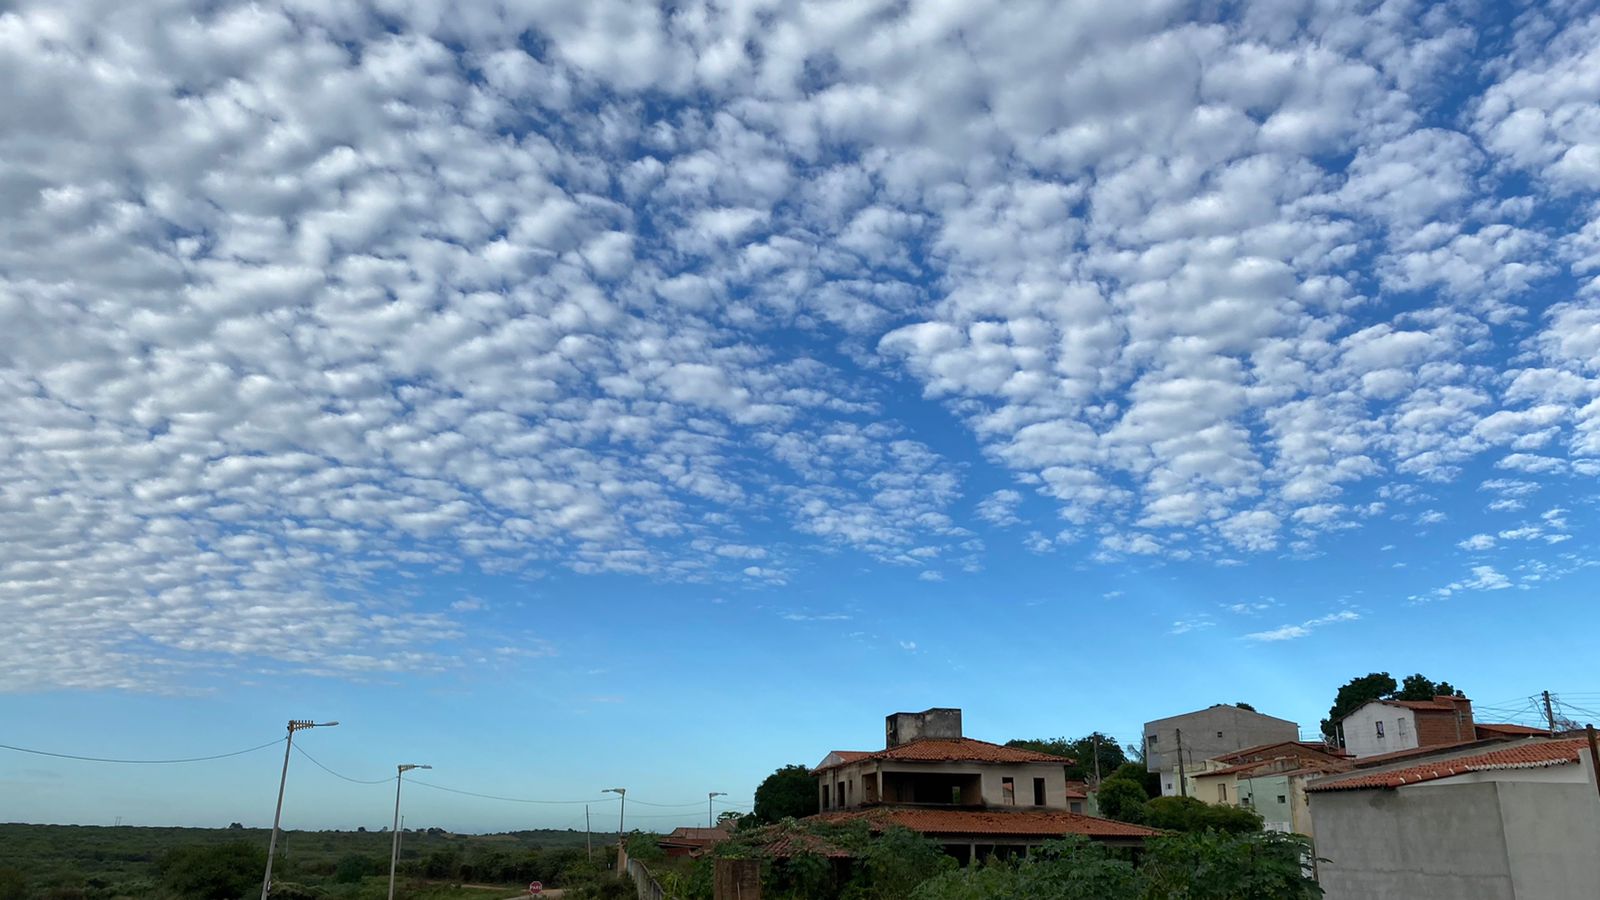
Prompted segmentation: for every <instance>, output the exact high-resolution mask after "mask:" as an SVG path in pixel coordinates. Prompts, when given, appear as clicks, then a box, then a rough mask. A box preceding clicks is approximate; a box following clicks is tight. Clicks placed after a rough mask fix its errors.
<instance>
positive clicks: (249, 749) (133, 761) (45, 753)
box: [0, 738, 284, 766]
mask: <svg viewBox="0 0 1600 900" xmlns="http://www.w3.org/2000/svg"><path fill="white" fill-rule="evenodd" d="M283 740H284V739H283V738H273V739H272V740H270V741H267V742H266V743H265V744H257V745H256V746H254V747H246V748H245V749H243V750H235V751H233V752H232V753H218V754H217V755H215V756H191V757H188V758H186V759H107V758H105V757H101V756H77V755H75V754H72V753H52V752H51V751H49V750H33V749H30V748H28V747H13V746H11V745H10V744H0V750H15V751H16V752H18V753H31V754H33V755H35V756H49V757H53V758H55V759H75V760H78V761H80V762H102V763H125V764H130V765H151V766H164V765H171V764H173V763H194V762H208V761H210V760H213V759H227V758H228V757H230V756H243V755H244V754H246V753H254V752H256V751H257V750H265V749H266V748H268V747H271V746H272V745H274V744H281V743H283Z"/></svg>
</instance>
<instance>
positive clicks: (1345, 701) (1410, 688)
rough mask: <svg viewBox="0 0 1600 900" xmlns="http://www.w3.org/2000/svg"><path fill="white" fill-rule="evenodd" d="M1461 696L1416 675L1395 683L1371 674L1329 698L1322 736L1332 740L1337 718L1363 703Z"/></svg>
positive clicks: (1449, 686) (1381, 674)
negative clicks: (1330, 700) (1329, 702)
mask: <svg viewBox="0 0 1600 900" xmlns="http://www.w3.org/2000/svg"><path fill="white" fill-rule="evenodd" d="M1464 696H1466V695H1465V694H1463V693H1461V692H1460V691H1459V690H1457V689H1456V688H1455V686H1454V685H1452V684H1450V682H1448V681H1433V680H1431V679H1429V678H1428V677H1427V676H1425V675H1423V674H1422V673H1420V672H1419V673H1417V674H1415V675H1407V676H1406V677H1405V680H1404V681H1402V682H1400V683H1399V684H1396V683H1395V680H1394V676H1393V675H1390V674H1389V673H1388V672H1372V673H1370V674H1367V675H1363V676H1361V677H1360V678H1352V679H1350V680H1349V681H1347V682H1345V683H1344V685H1343V686H1341V687H1340V688H1339V693H1338V694H1336V695H1335V696H1334V698H1333V706H1332V707H1330V708H1329V709H1328V717H1327V718H1326V719H1323V720H1322V733H1323V734H1324V735H1326V736H1327V737H1330V738H1331V737H1334V736H1335V734H1334V730H1335V727H1336V726H1337V725H1338V724H1339V720H1340V719H1342V718H1344V717H1345V716H1347V715H1349V714H1350V713H1352V712H1354V711H1355V709H1356V708H1357V707H1359V706H1361V705H1362V704H1363V703H1370V702H1371V701H1373V700H1432V699H1433V698H1434V697H1464Z"/></svg>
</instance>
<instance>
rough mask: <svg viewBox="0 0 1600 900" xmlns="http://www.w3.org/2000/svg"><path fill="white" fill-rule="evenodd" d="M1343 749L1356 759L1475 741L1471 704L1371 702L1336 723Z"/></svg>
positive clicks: (1453, 701)
mask: <svg viewBox="0 0 1600 900" xmlns="http://www.w3.org/2000/svg"><path fill="white" fill-rule="evenodd" d="M1339 732H1340V735H1341V737H1342V739H1343V742H1344V749H1345V750H1346V751H1347V752H1349V753H1350V755H1351V756H1354V757H1356V758H1358V759H1359V758H1361V757H1366V756H1380V755H1382V754H1385V753H1394V752H1396V751H1398V750H1412V749H1415V748H1418V747H1443V746H1447V745H1449V744H1459V743H1462V742H1464V741H1471V740H1474V739H1476V737H1477V731H1476V729H1475V728H1474V726H1473V721H1472V701H1471V700H1468V699H1467V698H1465V697H1435V698H1433V699H1432V700H1371V701H1368V702H1367V703H1363V704H1362V705H1360V706H1358V707H1356V708H1355V709H1354V710H1352V711H1351V712H1350V714H1349V715H1347V716H1345V717H1344V718H1343V719H1340V720H1339Z"/></svg>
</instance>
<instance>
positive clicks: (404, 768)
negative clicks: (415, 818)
mask: <svg viewBox="0 0 1600 900" xmlns="http://www.w3.org/2000/svg"><path fill="white" fill-rule="evenodd" d="M431 768H433V766H419V765H416V764H414V763H401V764H400V765H398V766H395V769H396V771H395V775H394V849H392V850H390V851H389V900H394V870H395V866H396V865H398V864H399V862H400V783H401V782H402V781H405V774H406V773H407V772H409V771H411V770H412V769H431Z"/></svg>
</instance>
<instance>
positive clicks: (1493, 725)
mask: <svg viewBox="0 0 1600 900" xmlns="http://www.w3.org/2000/svg"><path fill="white" fill-rule="evenodd" d="M1472 727H1473V728H1476V729H1477V730H1478V736H1479V737H1480V738H1481V737H1487V736H1492V735H1510V736H1515V737H1537V736H1540V735H1548V734H1549V733H1550V732H1549V731H1548V730H1546V729H1543V728H1534V727H1533V726H1531V725H1514V724H1512V723H1510V722H1473V723H1472ZM1485 732H1487V734H1485Z"/></svg>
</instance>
